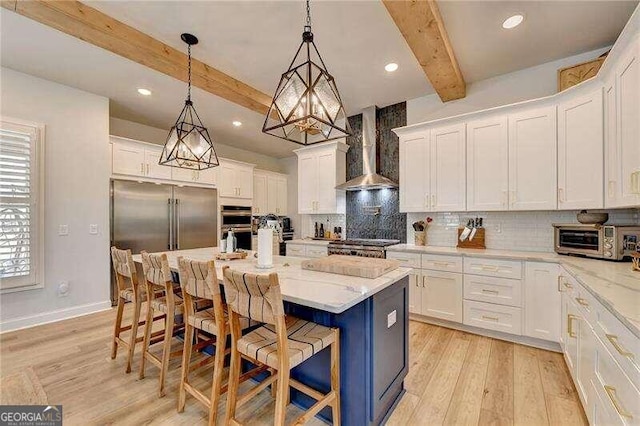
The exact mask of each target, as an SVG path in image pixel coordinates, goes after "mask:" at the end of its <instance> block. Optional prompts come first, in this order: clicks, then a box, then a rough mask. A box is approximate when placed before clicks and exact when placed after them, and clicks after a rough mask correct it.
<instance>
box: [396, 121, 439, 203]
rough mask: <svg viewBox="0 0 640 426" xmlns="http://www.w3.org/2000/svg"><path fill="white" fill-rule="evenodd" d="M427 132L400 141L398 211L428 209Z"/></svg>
mask: <svg viewBox="0 0 640 426" xmlns="http://www.w3.org/2000/svg"><path fill="white" fill-rule="evenodd" d="M429 154H430V152H429V132H428V131H427V132H425V133H423V134H418V135H412V136H410V137H407V138H406V139H403V140H401V141H400V211H401V212H426V211H429V202H430V198H429V179H430V178H431V176H430V174H429Z"/></svg>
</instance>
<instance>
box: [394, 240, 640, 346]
mask: <svg viewBox="0 0 640 426" xmlns="http://www.w3.org/2000/svg"><path fill="white" fill-rule="evenodd" d="M387 251H391V252H403V253H419V254H440V255H458V256H463V257H483V258H489V259H512V260H523V261H529V262H551V263H558V264H560V265H562V266H563V267H564V269H565V270H566V271H567V272H568V273H569V274H570V275H571V276H572V277H573V278H575V279H576V280H577V281H578V282H579V283H580V284H582V285H583V286H584V287H585V288H586V289H587V290H588V291H589V292H590V293H591V294H592V295H593V296H594V297H595V298H596V299H597V300H598V301H599V302H600V303H602V305H603V306H604V307H605V308H606V309H608V310H609V311H610V312H611V313H612V314H613V315H614V316H615V317H616V318H618V319H619V320H620V322H622V323H623V324H624V325H626V326H627V328H629V330H631V332H632V333H633V334H635V335H636V337H638V338H640V272H634V271H632V270H631V263H629V262H612V261H607V260H599V259H587V258H581V257H572V256H562V255H558V254H556V253H547V252H532V251H516V250H513V251H511V250H492V249H485V250H478V249H458V248H455V247H435V246H414V245H411V244H397V245H395V246H391V247H388V248H387Z"/></svg>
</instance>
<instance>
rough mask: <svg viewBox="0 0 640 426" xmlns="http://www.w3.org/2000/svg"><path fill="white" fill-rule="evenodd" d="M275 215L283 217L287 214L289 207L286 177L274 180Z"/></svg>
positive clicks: (278, 177)
mask: <svg viewBox="0 0 640 426" xmlns="http://www.w3.org/2000/svg"><path fill="white" fill-rule="evenodd" d="M275 179H276V214H277V215H279V216H284V215H286V214H288V211H289V207H288V203H289V188H288V187H289V184H288V181H287V177H286V176H277V177H276V178H275Z"/></svg>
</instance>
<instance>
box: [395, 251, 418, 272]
mask: <svg viewBox="0 0 640 426" xmlns="http://www.w3.org/2000/svg"><path fill="white" fill-rule="evenodd" d="M387 259H394V260H397V261H398V262H400V266H404V267H406V268H418V269H419V268H420V255H419V254H417V253H402V252H397V251H388V252H387Z"/></svg>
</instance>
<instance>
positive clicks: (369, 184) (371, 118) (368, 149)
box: [336, 106, 398, 191]
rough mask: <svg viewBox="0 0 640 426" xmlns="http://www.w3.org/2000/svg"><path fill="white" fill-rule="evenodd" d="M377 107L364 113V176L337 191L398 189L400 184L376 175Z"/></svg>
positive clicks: (366, 109)
mask: <svg viewBox="0 0 640 426" xmlns="http://www.w3.org/2000/svg"><path fill="white" fill-rule="evenodd" d="M376 135H377V131H376V107H375V106H370V107H367V108H365V109H364V110H363V111H362V173H363V174H362V175H360V176H358V177H355V178H353V179H351V180H349V181H347V182H345V183H342V184H340V185H338V186H336V189H344V190H347V191H359V190H362V189H383V188H397V187H398V184H397V183H395V182H394V181H392V180H391V179H389V178H386V177H384V176H382V175H379V174H378V173H376V150H377V137H376Z"/></svg>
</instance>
